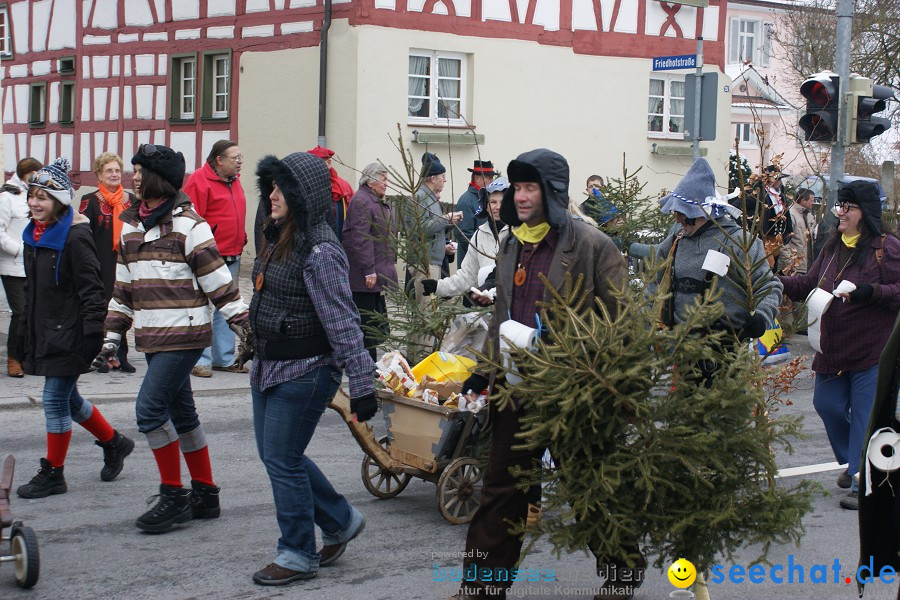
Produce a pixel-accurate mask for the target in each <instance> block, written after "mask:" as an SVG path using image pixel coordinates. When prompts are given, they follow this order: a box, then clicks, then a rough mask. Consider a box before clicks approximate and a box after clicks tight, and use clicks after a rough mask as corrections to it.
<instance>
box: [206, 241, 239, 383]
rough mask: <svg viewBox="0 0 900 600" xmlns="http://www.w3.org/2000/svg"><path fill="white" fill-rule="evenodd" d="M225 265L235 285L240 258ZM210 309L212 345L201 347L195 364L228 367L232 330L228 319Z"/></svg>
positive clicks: (232, 344)
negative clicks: (201, 350) (200, 352)
mask: <svg viewBox="0 0 900 600" xmlns="http://www.w3.org/2000/svg"><path fill="white" fill-rule="evenodd" d="M226 266H227V267H228V270H229V271H230V272H231V280H232V281H233V282H234V283H235V285H237V283H238V274H239V273H240V272H241V259H240V258H239V259H237V260H236V261H234V262H233V263H231V264H230V265H226ZM212 311H213V317H212V346H207V347H206V348H204V349H203V354H201V355H200V359H199V360H198V361H197V366H198V367H209V366H213V367H230V366H231V365H233V364H234V332H233V331H231V328H230V327H229V326H228V321H226V320H225V317H223V316H222V313H220V312H219V311H218V309H216V307H213V308H212Z"/></svg>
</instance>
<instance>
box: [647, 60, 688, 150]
mask: <svg viewBox="0 0 900 600" xmlns="http://www.w3.org/2000/svg"><path fill="white" fill-rule="evenodd" d="M647 135H648V136H649V137H666V138H673V139H678V140H682V139H684V76H680V77H679V76H677V75H674V76H673V75H657V74H655V75H654V76H653V77H651V78H650V90H649V94H648V95H647Z"/></svg>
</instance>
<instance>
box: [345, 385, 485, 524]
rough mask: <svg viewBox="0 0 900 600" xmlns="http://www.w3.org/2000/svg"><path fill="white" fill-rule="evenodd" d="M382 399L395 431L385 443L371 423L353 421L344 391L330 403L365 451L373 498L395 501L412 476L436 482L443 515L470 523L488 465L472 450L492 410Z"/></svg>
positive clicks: (390, 428) (455, 521)
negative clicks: (476, 411)
mask: <svg viewBox="0 0 900 600" xmlns="http://www.w3.org/2000/svg"><path fill="white" fill-rule="evenodd" d="M378 396H379V398H380V399H381V410H382V412H383V413H384V415H385V420H386V421H387V427H388V431H389V432H390V435H389V436H387V435H386V436H383V437H381V438H380V439H376V438H375V434H374V432H373V430H372V429H371V427H369V426H368V425H367V424H365V423H357V422H355V421H354V420H353V418H352V416H351V414H350V400H349V398H347V396H346V395H345V394H344V392H343V391H338V393H337V396H335V398H334V400H333V401H332V404H331V408H333V409H334V410H336V411H337V412H338V413H339V414H340V415H341V416H342V417H343V419H344V421H345V422H346V423H347V426H348V427H349V428H350V431H351V432H352V433H353V437H354V438H355V439H356V441H357V442H358V443H359V445H360V447H361V448H362V450H363V452H365V453H366V456H365V458H363V462H362V482H363V485H364V486H365V487H366V489H367V490H368V491H369V493H371V494H372V495H373V496H377V497H378V498H393V497H394V496H396V495H397V494H399V493H400V492H402V491H403V490H404V489H406V486H407V485H409V481H410V479H412V478H413V477H418V478H419V479H423V480H425V481H431V482H433V483H435V484H436V485H437V506H438V510H439V511H440V513H441V516H443V517H444V518H445V519H447V520H448V521H449V522H451V523H453V524H454V525H460V524H463V523H468V522H469V521H471V520H472V516H473V515H474V514H475V511H476V510H477V509H478V506H479V504H481V487H482V483H483V481H482V477H483V473H482V471H483V466H482V464H481V462H480V461H479V460H478V459H477V458H476V457H475V456H473V450H474V449H475V448H476V443H475V442H476V441H477V439H478V437H479V434H480V433H481V432H482V431H483V430H484V429H485V426H486V424H487V423H486V421H487V412H488V411H487V410H482V411H480V412H478V413H472V412H469V411H460V410H457V409H455V408H449V407H446V406H438V405H435V404H428V403H426V402H422V401H421V400H416V399H412V398H406V397H403V396H398V395H396V394H392V393H390V392H387V391H380V392H378Z"/></svg>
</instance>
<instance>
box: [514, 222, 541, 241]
mask: <svg viewBox="0 0 900 600" xmlns="http://www.w3.org/2000/svg"><path fill="white" fill-rule="evenodd" d="M549 231H550V223H547V222H546V221H544V222H543V223H541V224H539V225H535V226H534V227H530V226H528V225H526V224H525V223H522V224H521V225H519V226H518V227H513V228H512V234H513V235H514V236H516V239H518V240H519V241H520V242H522V243H523V244H537V243H538V242H540V241H541V240H542V239H544V237H546V235H547V233H548V232H549Z"/></svg>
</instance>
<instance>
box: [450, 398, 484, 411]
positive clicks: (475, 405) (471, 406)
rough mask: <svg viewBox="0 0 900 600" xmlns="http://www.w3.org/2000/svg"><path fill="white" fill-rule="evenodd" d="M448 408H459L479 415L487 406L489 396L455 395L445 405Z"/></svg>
mask: <svg viewBox="0 0 900 600" xmlns="http://www.w3.org/2000/svg"><path fill="white" fill-rule="evenodd" d="M444 406H446V407H447V408H458V409H459V410H467V411H469V412H473V413H477V412H478V411H479V410H481V409H482V408H484V407H485V406H487V395H486V394H479V395H478V396H477V397H474V398H473V397H472V396H468V395H466V394H453V395H452V396H450V399H449V400H447V402H446V403H444Z"/></svg>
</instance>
